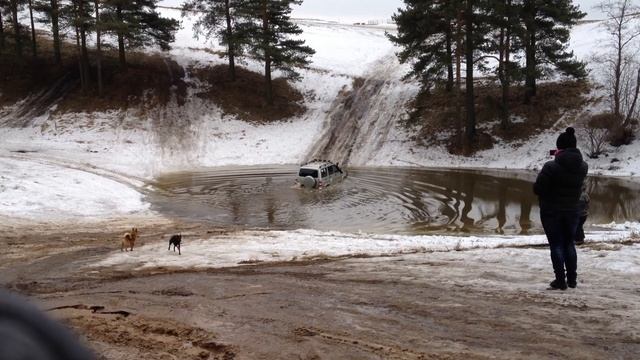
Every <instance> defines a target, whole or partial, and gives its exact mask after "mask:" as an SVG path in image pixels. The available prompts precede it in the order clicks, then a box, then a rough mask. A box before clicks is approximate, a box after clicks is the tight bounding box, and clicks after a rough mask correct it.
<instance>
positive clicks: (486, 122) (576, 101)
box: [409, 81, 591, 153]
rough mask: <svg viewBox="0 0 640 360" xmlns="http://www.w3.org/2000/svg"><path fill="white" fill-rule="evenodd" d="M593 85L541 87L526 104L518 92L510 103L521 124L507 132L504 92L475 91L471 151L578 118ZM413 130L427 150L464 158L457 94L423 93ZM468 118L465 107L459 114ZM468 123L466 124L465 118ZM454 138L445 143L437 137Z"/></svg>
mask: <svg viewBox="0 0 640 360" xmlns="http://www.w3.org/2000/svg"><path fill="white" fill-rule="evenodd" d="M588 92H589V84H588V83H586V82H584V81H566V82H553V83H543V84H539V85H538V93H537V96H536V97H534V98H533V99H532V101H531V103H530V104H524V103H523V101H522V99H523V98H524V88H522V87H514V88H513V89H512V92H511V100H510V101H509V110H510V113H511V115H512V117H516V118H519V119H523V121H519V122H515V123H511V124H510V125H509V127H508V128H507V129H502V127H501V126H500V115H501V105H500V94H501V89H500V87H499V86H497V85H495V84H482V85H478V86H477V87H476V112H477V117H476V121H477V126H478V140H477V142H476V144H474V148H473V149H472V150H481V149H486V148H490V147H491V146H492V144H493V143H494V142H496V141H498V140H499V141H503V142H505V141H506V142H510V143H519V142H522V141H524V140H526V139H527V138H529V137H530V136H532V135H534V134H537V133H539V132H540V131H544V130H546V129H549V128H551V127H552V126H553V125H554V124H555V123H556V122H557V121H558V119H559V118H560V117H561V116H562V115H565V114H566V115H569V117H570V116H576V115H577V114H578V112H579V110H580V109H582V108H584V106H585V105H587V104H588V103H589V101H591V100H590V99H588V97H586V95H587V94H588ZM413 108H414V110H413V113H412V116H411V118H410V120H409V124H410V125H416V126H418V128H419V130H418V132H417V135H416V140H419V141H420V142H422V143H424V144H425V145H427V146H428V145H432V144H435V143H440V144H444V145H446V146H447V147H448V149H449V150H450V151H451V152H452V153H461V152H462V148H461V146H459V144H460V143H461V141H460V140H461V138H460V135H459V129H461V128H462V126H463V124H462V123H461V122H460V121H459V120H458V115H457V114H458V112H457V107H456V97H455V94H452V93H447V92H445V91H443V90H439V89H437V90H435V91H433V92H429V93H427V92H423V93H422V94H420V95H419V96H418V97H417V98H416V100H415V101H414V103H413ZM460 113H461V114H462V117H464V108H462V110H461V112H460ZM463 121H464V119H463ZM442 133H451V134H454V135H451V136H449V137H446V138H444V139H443V138H438V136H437V134H442Z"/></svg>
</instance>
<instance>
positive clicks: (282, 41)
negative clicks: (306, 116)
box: [239, 0, 315, 105]
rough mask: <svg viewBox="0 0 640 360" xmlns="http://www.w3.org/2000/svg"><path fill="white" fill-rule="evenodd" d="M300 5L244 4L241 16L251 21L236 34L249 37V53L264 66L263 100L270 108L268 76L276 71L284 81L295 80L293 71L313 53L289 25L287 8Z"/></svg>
mask: <svg viewBox="0 0 640 360" xmlns="http://www.w3.org/2000/svg"><path fill="white" fill-rule="evenodd" d="M301 3H302V0H247V1H246V2H245V3H244V4H245V5H244V6H243V8H242V14H243V16H247V17H248V18H252V20H253V21H252V22H248V23H246V24H245V25H244V27H243V29H240V30H239V32H240V33H241V34H251V35H252V36H253V39H252V41H251V42H250V44H249V48H248V50H249V53H250V54H251V55H252V56H254V57H255V58H256V59H258V60H260V61H262V62H264V73H265V97H266V99H267V102H268V104H269V105H273V86H272V83H271V80H272V79H271V72H272V71H273V70H274V69H277V70H280V71H282V72H283V73H284V75H285V77H286V78H288V79H291V80H294V81H295V80H298V79H299V78H300V74H299V73H298V72H297V71H296V68H298V67H305V66H307V65H308V64H309V56H311V55H313V54H314V53H315V51H314V50H313V49H312V48H310V47H308V46H306V45H304V43H305V41H304V40H300V39H299V35H300V34H302V30H301V29H300V27H298V25H296V24H294V23H293V22H292V21H291V16H290V14H291V10H292V8H291V6H292V5H299V4H301ZM242 36H245V35H242Z"/></svg>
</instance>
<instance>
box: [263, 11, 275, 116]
mask: <svg viewBox="0 0 640 360" xmlns="http://www.w3.org/2000/svg"><path fill="white" fill-rule="evenodd" d="M262 4H263V8H262V31H263V36H264V39H263V46H264V77H265V96H266V98H267V103H268V104H269V105H273V87H272V84H271V55H270V54H269V36H268V34H269V12H268V9H267V0H263V2H262Z"/></svg>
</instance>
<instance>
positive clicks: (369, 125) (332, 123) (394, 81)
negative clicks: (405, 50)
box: [306, 55, 416, 165]
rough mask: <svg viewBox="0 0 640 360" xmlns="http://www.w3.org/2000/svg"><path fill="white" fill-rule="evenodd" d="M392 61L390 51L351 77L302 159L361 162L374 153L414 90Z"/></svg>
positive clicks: (359, 163) (401, 114) (354, 163)
mask: <svg viewBox="0 0 640 360" xmlns="http://www.w3.org/2000/svg"><path fill="white" fill-rule="evenodd" d="M396 62H397V60H396V59H395V57H394V56H392V55H389V56H385V57H383V58H382V59H380V60H379V61H378V62H376V63H375V64H374V66H373V67H372V68H371V69H370V70H369V72H368V74H367V75H365V77H364V78H356V79H355V80H354V83H353V88H352V89H351V90H349V91H343V92H342V93H341V94H339V95H338V97H337V98H336V100H335V101H334V102H333V104H332V106H331V109H332V110H330V111H329V115H328V117H327V120H326V122H325V125H324V131H323V132H322V134H321V135H320V136H319V137H318V138H319V139H320V140H318V141H317V142H316V144H314V145H313V147H312V148H311V150H310V151H309V153H308V155H307V157H306V160H309V159H314V158H322V159H330V160H332V161H334V162H338V163H340V164H342V165H347V164H351V165H365V164H366V162H367V161H368V160H370V159H371V158H372V157H373V156H375V154H376V153H377V152H378V151H379V150H380V149H381V148H382V146H383V145H384V144H385V143H386V142H387V141H388V140H389V134H390V132H391V129H392V128H393V127H394V126H395V125H396V124H397V123H398V121H399V120H400V119H401V118H402V117H403V116H404V110H403V109H405V104H406V103H407V102H409V101H410V100H411V99H412V98H413V97H414V96H415V94H416V91H415V89H414V87H412V86H410V85H407V84H406V83H404V82H403V81H402V80H401V76H399V75H398V74H399V66H398V64H397V63H396Z"/></svg>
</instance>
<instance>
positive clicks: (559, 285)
mask: <svg viewBox="0 0 640 360" xmlns="http://www.w3.org/2000/svg"><path fill="white" fill-rule="evenodd" d="M549 288H550V289H551V290H567V283H566V282H565V281H564V280H558V279H555V280H553V281H552V282H551V283H550V284H549Z"/></svg>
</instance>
